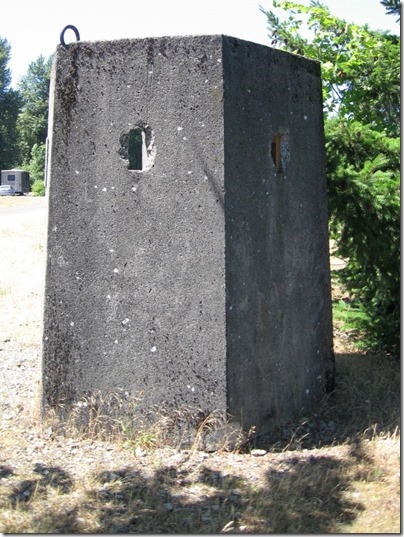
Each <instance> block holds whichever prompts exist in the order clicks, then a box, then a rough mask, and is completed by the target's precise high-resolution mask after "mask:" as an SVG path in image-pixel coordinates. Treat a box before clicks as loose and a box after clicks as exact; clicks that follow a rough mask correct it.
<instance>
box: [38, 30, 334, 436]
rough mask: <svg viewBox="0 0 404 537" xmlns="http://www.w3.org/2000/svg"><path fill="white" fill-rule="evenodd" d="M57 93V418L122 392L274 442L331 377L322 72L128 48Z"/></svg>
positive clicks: (47, 336)
mask: <svg viewBox="0 0 404 537" xmlns="http://www.w3.org/2000/svg"><path fill="white" fill-rule="evenodd" d="M53 82H54V84H55V85H54V88H55V90H54V95H53V105H52V106H53V110H51V112H52V113H53V118H54V119H53V126H52V132H51V135H52V139H51V153H50V155H51V157H50V158H51V162H50V189H49V197H50V199H49V211H50V212H49V233H48V266H47V285H46V307H45V322H44V350H43V373H44V395H45V404H50V405H55V404H57V403H59V402H61V401H72V400H74V399H75V398H76V397H79V396H81V395H84V394H85V393H86V392H89V391H93V390H98V389H100V390H111V389H115V388H123V389H126V390H128V391H131V392H138V391H143V392H144V404H145V405H146V406H147V405H150V404H162V403H164V402H167V403H169V405H170V406H172V407H178V408H184V407H188V408H191V409H202V410H203V411H208V412H209V411H214V410H222V411H226V410H228V411H229V413H230V414H231V415H233V416H235V417H236V418H237V419H238V420H239V421H240V422H241V423H242V424H243V425H244V426H245V427H247V428H248V427H250V426H252V425H255V426H257V428H258V429H259V430H265V429H268V428H270V427H271V426H273V425H274V424H276V423H277V422H278V421H280V420H284V419H287V418H288V417H290V416H291V415H292V414H293V413H294V412H295V411H299V410H300V409H301V408H303V407H304V408H306V409H309V407H310V405H311V404H312V402H313V401H314V400H315V399H316V398H317V397H318V396H319V395H321V394H322V393H323V391H324V389H325V387H326V384H327V378H328V377H329V378H330V379H332V371H333V360H332V328H331V302H330V280H329V264H328V236H327V203H326V189H325V188H326V185H325V175H324V162H323V146H324V143H323V126H322V106H321V81H320V70H319V66H318V65H317V64H316V63H313V62H310V61H308V60H305V59H303V58H298V57H295V56H292V55H289V54H285V53H282V52H279V51H275V50H272V49H270V48H268V47H263V46H260V45H255V44H252V43H248V42H245V41H240V40H237V39H234V38H229V37H225V36H202V37H192V38H191V37H184V38H158V39H145V40H123V41H115V42H99V43H78V44H73V45H71V46H69V47H68V48H66V49H65V48H62V47H59V48H58V50H57V55H56V63H55V70H54V81H53ZM136 128H139V129H140V131H143V133H144V134H143V136H144V137H145V142H146V143H145V146H143V147H142V150H141V151H140V153H139V154H137V153H136V155H135V154H134V152H133V147H132V150H131V149H130V147H131V139H132V138H131V136H132V135H134V132H133V131H134V130H136ZM136 132H137V134H136V136H137V135H138V134H139V132H138V131H136ZM277 144H278V145H277ZM142 158H143V160H144V161H147V162H145V163H144V170H143V171H139V170H134V169H128V168H133V167H136V163H135V164H134V162H135V161H136V162H137V160H138V159H142Z"/></svg>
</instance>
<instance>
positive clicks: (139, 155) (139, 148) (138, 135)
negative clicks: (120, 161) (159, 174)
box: [128, 129, 144, 170]
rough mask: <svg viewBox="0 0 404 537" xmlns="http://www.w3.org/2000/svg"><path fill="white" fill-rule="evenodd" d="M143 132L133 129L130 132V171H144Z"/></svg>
mask: <svg viewBox="0 0 404 537" xmlns="http://www.w3.org/2000/svg"><path fill="white" fill-rule="evenodd" d="M143 145H144V143H143V130H142V129H132V130H131V131H129V146H128V155H129V170H142V169H143Z"/></svg>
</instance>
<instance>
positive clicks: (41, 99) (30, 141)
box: [18, 56, 52, 166]
mask: <svg viewBox="0 0 404 537" xmlns="http://www.w3.org/2000/svg"><path fill="white" fill-rule="evenodd" d="M51 65H52V58H49V59H48V60H45V58H44V57H43V56H39V58H38V59H37V60H36V61H35V62H32V63H31V64H30V65H29V67H28V71H27V74H26V75H25V76H24V77H22V79H21V81H20V83H19V85H18V89H19V91H20V94H21V97H22V101H23V107H22V110H21V112H20V114H19V117H18V131H19V135H20V151H21V158H22V162H23V163H24V166H27V165H28V164H29V162H30V160H31V152H32V148H33V147H34V145H36V144H37V145H44V144H45V143H46V136H47V130H48V103H49V85H50V71H51Z"/></svg>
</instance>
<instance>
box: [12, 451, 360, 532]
mask: <svg viewBox="0 0 404 537" xmlns="http://www.w3.org/2000/svg"><path fill="white" fill-rule="evenodd" d="M267 464H268V468H267V470H266V479H265V483H264V484H263V485H260V486H256V487H253V486H251V485H249V484H248V483H246V482H245V480H244V479H243V477H242V476H241V475H235V474H231V475H229V474H227V475H223V474H222V473H221V472H220V471H217V470H212V469H210V468H207V467H205V466H201V467H200V468H199V470H198V471H197V472H192V475H191V473H190V472H189V470H181V469H176V468H174V467H172V466H165V467H162V468H159V469H158V470H156V471H155V472H154V473H153V475H151V476H150V475H149V476H146V475H144V474H143V473H142V472H140V471H137V470H133V469H131V468H127V469H119V470H115V471H112V472H111V471H108V472H102V473H99V474H98V475H95V476H94V477H95V480H94V486H93V487H92V488H89V489H87V490H86V491H85V498H83V495H82V494H81V496H80V499H76V500H75V501H73V502H72V498H70V500H69V501H66V502H65V501H64V495H66V497H67V495H69V492H70V487H71V486H72V485H73V480H72V478H71V477H69V476H68V475H67V474H66V472H64V471H63V470H62V469H61V468H54V467H53V468H46V467H45V466H42V467H41V474H43V473H45V475H46V476H47V477H46V479H45V482H44V481H43V480H42V478H40V479H39V480H38V482H37V483H36V485H35V488H36V492H35V495H34V494H33V495H32V497H33V498H34V497H35V502H36V505H38V502H39V501H40V500H41V496H43V498H44V499H45V498H46V496H47V487H49V486H52V487H57V486H59V485H61V489H59V491H60V497H59V498H60V501H59V502H58V503H57V505H55V504H52V507H50V506H48V508H47V510H46V513H44V518H43V520H42V521H41V516H40V515H39V516H38V512H41V511H40V510H39V511H36V512H37V515H36V524H37V526H36V527H37V532H38V533H92V532H96V533H219V532H220V531H221V529H222V528H223V527H224V526H225V525H226V524H227V523H229V521H231V520H235V519H237V520H238V521H239V524H240V525H241V526H243V525H246V530H247V531H248V532H249V533H271V532H275V533H317V532H320V533H329V532H333V531H336V528H337V525H338V524H341V523H347V522H350V521H352V520H354V519H355V517H356V515H357V513H358V512H359V511H361V510H363V506H362V505H361V504H360V503H359V502H354V501H352V500H350V499H347V497H346V496H345V491H346V490H347V489H349V487H350V478H349V477H347V476H348V475H349V470H350V468H349V465H350V463H347V462H346V461H341V460H337V459H334V458H333V457H330V456H320V457H315V456H308V457H307V458H302V457H298V456H291V457H288V458H287V459H286V460H284V461H283V462H282V465H281V466H278V467H276V468H275V467H273V465H271V461H270V460H268V462H267ZM50 476H54V478H55V479H54V480H52V479H51V477H50ZM66 485H67V486H66ZM27 486H28V484H27V482H25V484H24V487H25V489H24V490H27V489H26V487H27ZM32 487H33V484H31V490H32ZM196 490H199V493H197V494H196V493H195V491H196ZM30 498H31V495H29V497H27V501H26V502H25V504H24V506H23V508H24V509H26V510H31V511H35V506H34V505H32V506H31V505H30ZM20 508H21V506H20ZM89 521H90V522H89ZM231 532H234V531H231ZM236 532H237V531H236Z"/></svg>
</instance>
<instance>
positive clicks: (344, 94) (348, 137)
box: [262, 0, 400, 354]
mask: <svg viewBox="0 0 404 537" xmlns="http://www.w3.org/2000/svg"><path fill="white" fill-rule="evenodd" d="M383 4H384V5H385V7H388V8H389V9H390V10H391V9H393V8H394V5H395V4H396V2H394V0H385V2H383ZM387 4H388V5H387ZM273 5H274V7H275V8H278V9H283V10H284V14H285V17H284V18H283V20H282V21H280V19H279V18H278V17H277V16H276V14H274V13H272V12H267V13H265V12H264V13H265V14H266V16H267V19H268V28H269V30H270V32H271V37H272V42H271V44H272V46H276V47H281V48H283V49H285V50H288V51H289V52H294V53H299V54H301V55H304V56H307V57H309V58H312V59H315V60H318V61H320V62H321V64H322V78H323V100H324V113H325V135H326V159H327V181H328V189H329V204H330V229H331V232H332V233H333V235H334V237H335V238H336V239H337V244H338V251H339V254H340V255H341V256H343V257H347V258H348V259H349V262H348V265H347V267H346V268H345V269H344V270H343V271H340V272H339V276H340V278H341V281H342V282H343V284H344V285H345V286H346V287H347V288H348V289H349V290H350V291H351V292H352V296H353V297H354V300H355V304H356V306H357V308H358V311H359V312H360V315H357V317H356V320H357V322H356V326H357V328H359V329H361V330H363V331H364V337H365V341H366V343H367V344H368V345H371V346H379V347H382V348H383V349H384V350H386V351H389V352H393V353H397V354H398V349H399V333H400V331H399V309H400V301H399V297H400V286H399V271H400V191H399V174H400V164H399V162H400V140H399V136H400V40H399V38H398V37H397V36H394V35H390V34H389V33H387V32H380V31H373V30H370V29H369V27H368V26H367V25H365V26H358V25H355V24H348V23H347V22H346V21H344V20H341V19H339V18H337V17H335V16H333V15H331V13H330V11H329V9H328V8H327V7H325V6H323V5H322V4H321V3H320V2H318V1H311V2H310V5H309V6H304V5H301V4H299V3H297V2H294V1H289V0H273ZM262 11H263V10H262ZM307 27H308V29H309V31H310V33H309V36H308V37H306V35H307V31H306V28H307ZM303 30H305V36H304V35H303Z"/></svg>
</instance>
